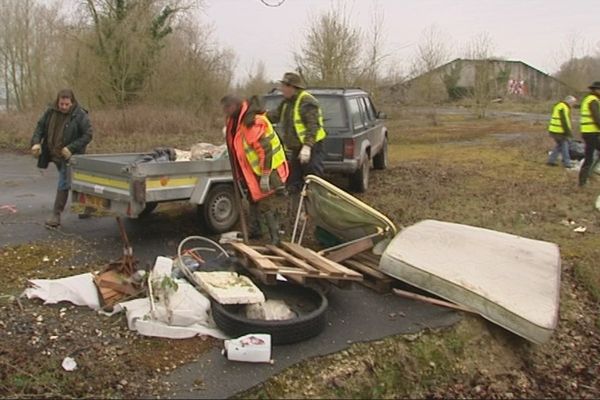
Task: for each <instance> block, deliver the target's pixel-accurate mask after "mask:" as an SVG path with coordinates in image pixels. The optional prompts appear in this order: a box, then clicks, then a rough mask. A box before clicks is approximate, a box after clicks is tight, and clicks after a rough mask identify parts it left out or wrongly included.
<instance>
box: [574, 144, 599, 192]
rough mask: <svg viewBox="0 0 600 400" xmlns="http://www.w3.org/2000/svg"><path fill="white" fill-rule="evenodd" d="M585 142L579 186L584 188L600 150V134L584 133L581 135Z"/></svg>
mask: <svg viewBox="0 0 600 400" xmlns="http://www.w3.org/2000/svg"><path fill="white" fill-rule="evenodd" d="M581 137H582V138H583V141H584V142H585V158H584V160H583V164H582V165H581V170H580V171H579V185H580V186H583V185H585V183H586V182H587V179H588V176H589V175H590V168H591V167H592V165H593V164H594V154H595V153H596V150H600V133H584V134H582V135H581Z"/></svg>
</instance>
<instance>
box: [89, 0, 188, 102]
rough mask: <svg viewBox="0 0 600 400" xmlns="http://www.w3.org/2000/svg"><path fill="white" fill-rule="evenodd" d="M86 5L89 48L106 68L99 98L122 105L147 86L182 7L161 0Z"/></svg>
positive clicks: (92, 0) (101, 1)
mask: <svg viewBox="0 0 600 400" xmlns="http://www.w3.org/2000/svg"><path fill="white" fill-rule="evenodd" d="M85 6H86V12H87V15H88V17H89V19H90V22H91V27H92V30H93V36H90V37H88V42H87V48H88V50H89V51H91V54H89V55H90V56H95V57H96V58H97V60H96V61H97V64H96V69H98V70H103V71H102V72H101V74H102V82H103V83H104V85H105V90H104V91H103V92H101V93H99V98H100V100H101V101H102V102H105V103H106V102H108V103H112V102H116V103H117V104H119V105H121V106H122V105H124V104H125V103H127V102H130V101H132V100H133V99H135V98H136V97H137V96H138V95H139V94H140V92H141V90H142V89H143V88H144V85H145V84H146V82H147V79H148V78H149V77H150V75H151V74H152V72H153V69H154V67H155V66H156V62H157V59H158V55H159V52H160V50H161V48H162V47H163V46H164V41H165V38H166V37H167V36H168V35H170V34H171V33H172V32H173V28H172V27H171V22H172V20H173V18H174V17H175V16H176V15H177V13H178V12H180V11H181V10H182V8H180V7H177V6H170V5H168V4H167V5H164V4H162V2H160V1H158V0H86V2H85Z"/></svg>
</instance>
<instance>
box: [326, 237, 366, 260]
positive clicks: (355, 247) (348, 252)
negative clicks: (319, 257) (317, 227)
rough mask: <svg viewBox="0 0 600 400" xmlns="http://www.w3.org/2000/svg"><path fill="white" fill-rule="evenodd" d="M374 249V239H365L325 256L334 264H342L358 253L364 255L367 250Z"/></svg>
mask: <svg viewBox="0 0 600 400" xmlns="http://www.w3.org/2000/svg"><path fill="white" fill-rule="evenodd" d="M372 247H373V239H372V238H365V239H362V240H359V241H358V242H354V243H352V244H349V245H347V246H344V247H342V248H340V249H337V250H333V251H331V252H329V253H327V254H326V255H325V257H327V258H328V259H329V260H331V261H334V262H337V263H339V262H341V261H344V260H347V259H349V258H351V257H352V256H355V255H356V254H358V253H362V252H363V251H365V250H369V249H370V248H372Z"/></svg>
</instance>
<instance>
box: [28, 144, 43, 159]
mask: <svg viewBox="0 0 600 400" xmlns="http://www.w3.org/2000/svg"><path fill="white" fill-rule="evenodd" d="M40 154H42V146H41V145H40V144H34V145H33V146H31V155H32V156H33V157H35V158H38V157H39V156H40Z"/></svg>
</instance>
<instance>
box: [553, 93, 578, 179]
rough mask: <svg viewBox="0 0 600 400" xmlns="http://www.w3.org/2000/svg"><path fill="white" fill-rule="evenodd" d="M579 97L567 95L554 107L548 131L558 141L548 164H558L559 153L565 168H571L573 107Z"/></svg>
mask: <svg viewBox="0 0 600 400" xmlns="http://www.w3.org/2000/svg"><path fill="white" fill-rule="evenodd" d="M576 101H577V99H576V98H575V97H573V96H567V97H565V99H564V100H563V101H559V102H558V103H556V104H555V105H554V107H553V108H552V117H551V118H550V123H549V124H548V133H549V134H550V136H551V137H552V139H554V141H555V142H556V146H554V149H552V151H551V152H550V155H549V156H548V161H547V162H546V164H548V165H553V166H555V165H558V163H557V159H558V155H559V154H561V157H562V163H563V165H564V166H565V168H571V157H570V155H569V141H570V140H571V138H572V137H573V129H572V127H571V107H573V105H574V104H575V102H576Z"/></svg>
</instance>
